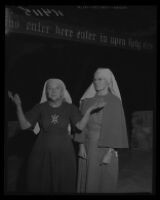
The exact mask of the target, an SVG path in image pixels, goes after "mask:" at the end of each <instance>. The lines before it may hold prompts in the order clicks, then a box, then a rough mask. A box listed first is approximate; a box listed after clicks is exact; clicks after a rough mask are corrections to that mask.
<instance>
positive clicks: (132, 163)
mask: <svg viewBox="0 0 160 200" xmlns="http://www.w3.org/2000/svg"><path fill="white" fill-rule="evenodd" d="M9 163H10V164H9V166H8V184H7V191H8V192H13V193H14V192H15V193H17V194H18V192H16V187H17V186H16V183H17V177H18V174H19V172H20V166H21V165H22V163H23V159H19V158H18V157H16V156H12V157H10V160H9ZM152 165H153V163H152V152H151V151H142V150H121V151H120V152H119V182H118V188H117V193H151V192H152Z"/></svg>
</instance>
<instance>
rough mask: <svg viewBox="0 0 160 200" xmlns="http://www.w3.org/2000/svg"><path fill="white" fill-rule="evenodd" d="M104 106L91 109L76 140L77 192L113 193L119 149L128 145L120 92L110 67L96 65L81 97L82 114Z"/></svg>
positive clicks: (116, 178)
mask: <svg viewBox="0 0 160 200" xmlns="http://www.w3.org/2000/svg"><path fill="white" fill-rule="evenodd" d="M99 102H101V103H103V104H104V106H102V107H101V108H99V109H97V110H96V111H95V112H92V115H90V119H89V120H88V124H87V125H86V128H85V129H84V130H83V132H82V134H76V136H75V141H77V142H79V144H80V145H79V146H80V149H79V170H78V188H77V190H78V192H80V193H110V192H115V190H116V186H117V180H118V153H117V151H116V149H118V148H128V138H127V131H126V123H125V116H124V112H123V106H122V102H121V95H120V91H119V88H118V85H117V82H116V80H115V77H114V75H113V73H112V72H111V70H110V69H108V68H98V69H97V70H96V72H95V74H94V80H93V82H92V83H91V85H90V86H89V87H88V89H87V90H86V92H85V93H84V95H83V96H82V98H81V100H80V104H81V111H82V114H83V113H85V112H86V109H88V107H90V106H92V105H93V104H96V103H97V104H98V103H99Z"/></svg>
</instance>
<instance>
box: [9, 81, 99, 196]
mask: <svg viewBox="0 0 160 200" xmlns="http://www.w3.org/2000/svg"><path fill="white" fill-rule="evenodd" d="M9 97H10V98H11V99H12V100H13V102H14V103H15V104H16V107H17V116H18V120H19V123H20V127H21V128H22V129H23V130H24V129H29V128H32V127H33V128H34V127H35V128H34V132H35V133H36V134H38V136H37V139H36V142H35V144H34V147H33V149H32V152H31V154H30V157H29V161H28V170H27V192H29V193H30V194H33V193H34V194H35V193H37V194H54V193H55V192H58V193H74V192H76V159H75V152H74V147H73V143H72V140H71V137H70V134H69V133H70V127H71V126H70V125H73V126H76V127H77V128H78V129H80V130H82V129H83V128H84V127H85V124H86V123H87V121H88V119H89V115H90V112H91V111H92V110H93V108H95V106H92V107H90V108H89V109H88V110H87V111H86V113H85V114H84V116H83V117H82V115H81V113H80V111H79V110H78V108H77V107H76V106H75V105H73V104H71V98H70V95H69V93H68V91H67V90H66V87H65V85H64V83H63V82H62V81H61V80H59V79H49V80H48V81H46V83H45V85H44V89H43V93H42V99H41V102H40V103H39V104H37V105H35V106H34V108H33V109H32V110H30V111H29V112H28V113H26V114H24V112H23V109H22V105H21V100H20V97H19V95H18V94H15V95H14V96H13V95H12V93H11V92H9Z"/></svg>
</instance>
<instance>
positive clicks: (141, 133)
mask: <svg viewBox="0 0 160 200" xmlns="http://www.w3.org/2000/svg"><path fill="white" fill-rule="evenodd" d="M131 134H132V135H131V148H132V149H141V150H146V151H149V150H151V149H152V136H153V112H152V111H136V112H134V113H133V114H132V133H131Z"/></svg>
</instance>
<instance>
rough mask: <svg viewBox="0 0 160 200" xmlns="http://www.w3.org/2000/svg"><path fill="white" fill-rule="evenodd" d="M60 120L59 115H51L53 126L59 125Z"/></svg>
mask: <svg viewBox="0 0 160 200" xmlns="http://www.w3.org/2000/svg"><path fill="white" fill-rule="evenodd" d="M58 118H59V115H56V114H54V115H51V123H52V124H57V123H58Z"/></svg>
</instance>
